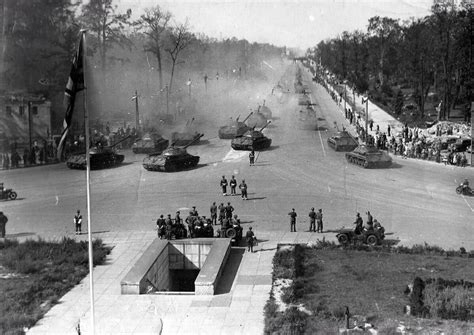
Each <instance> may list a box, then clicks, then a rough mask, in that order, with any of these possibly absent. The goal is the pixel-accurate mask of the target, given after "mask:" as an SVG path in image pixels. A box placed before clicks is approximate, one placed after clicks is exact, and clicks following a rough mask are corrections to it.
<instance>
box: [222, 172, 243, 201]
mask: <svg viewBox="0 0 474 335" xmlns="http://www.w3.org/2000/svg"><path fill="white" fill-rule="evenodd" d="M220 185H221V189H222V195H224V196H225V195H227V186H230V195H237V193H236V188H237V180H236V179H235V176H232V177H231V179H230V182H228V181H227V179H226V178H225V176H222V179H221V182H220ZM247 188H248V186H247V183H245V179H242V182H241V183H240V185H239V189H240V194H241V196H242V200H248V198H247Z"/></svg>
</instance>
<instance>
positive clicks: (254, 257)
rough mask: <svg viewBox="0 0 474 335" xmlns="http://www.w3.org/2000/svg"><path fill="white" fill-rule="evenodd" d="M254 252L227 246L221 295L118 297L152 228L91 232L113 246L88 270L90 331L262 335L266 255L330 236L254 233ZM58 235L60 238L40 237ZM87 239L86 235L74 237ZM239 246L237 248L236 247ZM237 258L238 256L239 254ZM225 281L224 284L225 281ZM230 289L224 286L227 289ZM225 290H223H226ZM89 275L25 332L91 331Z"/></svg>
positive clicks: (268, 278) (268, 268)
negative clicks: (229, 270)
mask: <svg viewBox="0 0 474 335" xmlns="http://www.w3.org/2000/svg"><path fill="white" fill-rule="evenodd" d="M257 236H258V238H259V241H260V242H259V244H258V246H256V247H255V249H254V250H255V253H248V252H247V251H246V249H245V252H243V251H242V249H243V248H237V249H233V252H234V250H235V251H237V254H236V255H235V256H234V257H232V254H231V258H230V261H229V262H234V264H230V265H231V266H232V265H233V266H235V267H238V270H237V273H236V275H235V276H233V275H230V276H225V275H224V279H223V281H224V283H223V286H226V287H228V288H227V289H226V288H225V287H224V288H220V289H219V288H218V291H219V290H220V291H221V292H222V293H221V294H217V295H214V296H195V295H121V294H120V281H121V279H122V278H123V277H124V276H125V275H126V274H127V272H128V271H129V270H130V269H131V267H132V266H133V264H134V263H135V262H136V261H137V259H138V258H139V257H140V256H141V254H142V253H143V252H144V251H145V249H146V248H147V247H148V245H149V244H150V243H151V242H152V241H153V240H154V239H155V237H156V232H155V231H146V232H116V233H101V234H94V238H101V239H102V240H103V241H104V242H105V243H106V244H108V245H111V246H113V250H112V253H111V254H110V255H109V256H108V257H107V263H106V265H102V266H97V267H96V268H94V273H93V276H94V301H95V333H96V334H100V335H108V334H114V335H118V334H226V335H227V334H245V335H247V334H262V333H263V330H264V306H265V303H266V301H267V300H268V298H269V297H270V290H271V287H272V259H273V256H274V254H275V252H276V248H277V244H278V243H307V242H311V241H316V240H317V239H322V238H323V237H325V238H326V239H327V240H328V239H329V240H332V239H333V238H335V237H334V234H331V233H327V234H326V233H325V234H315V233H309V232H298V233H289V232H265V231H259V232H257ZM43 237H44V238H47V239H59V238H61V236H43ZM79 238H80V239H87V236H86V235H83V236H81V237H79ZM239 250H240V251H239ZM240 255H242V256H241V259H239V258H240ZM225 281H227V282H225ZM229 288H230V290H229ZM226 291H227V292H226ZM89 296H90V294H89V276H87V277H86V278H84V280H83V281H82V282H81V283H80V284H79V285H77V286H76V287H74V288H73V289H72V290H71V291H69V292H68V293H67V294H66V295H64V296H63V297H62V298H61V299H60V300H59V303H58V304H57V305H55V306H54V307H53V308H51V310H50V311H49V312H48V313H47V314H46V315H45V316H44V318H43V319H41V320H40V321H39V322H38V323H37V324H36V326H34V327H33V328H31V329H30V330H29V331H28V332H27V334H34V335H46V334H48V335H49V334H61V335H67V334H71V335H73V334H74V335H77V334H78V333H77V331H76V327H77V325H78V324H80V329H81V334H91V328H90V298H89Z"/></svg>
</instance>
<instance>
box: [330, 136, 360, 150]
mask: <svg viewBox="0 0 474 335" xmlns="http://www.w3.org/2000/svg"><path fill="white" fill-rule="evenodd" d="M328 145H329V146H330V147H331V148H333V149H334V151H352V150H354V149H355V148H357V144H356V143H354V144H348V143H338V141H337V140H334V139H333V138H328Z"/></svg>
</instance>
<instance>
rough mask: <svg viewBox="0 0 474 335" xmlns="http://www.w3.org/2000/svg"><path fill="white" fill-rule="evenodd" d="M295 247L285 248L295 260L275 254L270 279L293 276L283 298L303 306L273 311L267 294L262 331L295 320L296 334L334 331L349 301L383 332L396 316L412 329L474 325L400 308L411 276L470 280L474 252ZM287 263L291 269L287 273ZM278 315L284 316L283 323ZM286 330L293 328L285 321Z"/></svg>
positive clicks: (353, 309)
mask: <svg viewBox="0 0 474 335" xmlns="http://www.w3.org/2000/svg"><path fill="white" fill-rule="evenodd" d="M295 249H299V250H294V251H292V252H288V250H287V251H284V252H283V254H286V256H287V257H289V258H294V259H295V260H294V261H293V262H291V261H290V262H289V261H288V260H284V259H285V257H284V256H283V257H282V255H280V256H276V257H275V260H274V278H273V279H274V283H275V280H277V279H278V278H282V277H283V278H285V277H286V278H288V277H290V278H291V277H292V278H291V279H293V285H292V286H291V287H289V288H288V289H284V290H283V295H282V300H283V302H284V303H286V304H290V306H292V305H293V306H304V308H305V309H306V311H307V312H301V308H300V309H299V310H295V309H293V310H291V308H290V310H291V311H290V310H288V309H287V312H286V315H284V314H285V313H282V312H277V311H275V309H276V307H275V306H271V305H272V303H274V302H272V299H270V301H269V303H267V308H266V310H267V313H266V333H269V334H273V333H279V331H278V329H280V333H285V332H284V331H283V332H281V329H286V328H285V325H284V323H285V322H287V323H288V322H290V323H293V326H294V325H295V324H299V326H298V327H299V328H297V329H296V331H295V332H294V333H295V334H300V333H307V334H333V333H338V330H339V328H343V327H344V326H345V322H344V312H345V306H347V307H349V311H350V314H351V315H352V316H354V315H360V316H361V317H362V318H364V319H366V320H368V321H370V322H371V323H373V324H374V325H375V326H376V327H377V328H378V330H379V332H380V333H382V334H387V333H388V334H391V333H393V334H395V330H396V328H397V326H398V325H399V324H400V322H403V323H404V324H405V325H409V326H410V327H413V328H415V329H416V327H421V328H422V329H425V330H426V329H431V328H430V327H433V326H434V327H435V329H442V330H445V331H446V333H451V334H452V333H456V334H464V333H465V331H466V332H467V330H468V329H470V330H471V331H474V323H467V322H460V321H449V322H447V321H442V322H438V321H439V320H438V321H434V320H429V319H420V318H415V317H412V316H407V315H405V314H404V313H403V308H404V306H406V305H407V304H408V303H409V301H408V297H407V295H405V293H404V291H405V289H406V287H407V285H408V284H411V283H413V280H414V278H415V277H417V276H418V277H420V278H422V279H427V278H437V277H441V278H444V279H464V280H467V281H471V282H472V281H474V258H468V257H467V255H464V256H465V257H460V256H459V255H456V256H449V257H447V256H445V255H437V254H432V253H430V254H405V253H394V252H387V251H386V250H385V251H375V250H373V251H359V250H348V249H343V248H336V247H328V248H309V247H305V246H300V247H298V248H295ZM277 254H278V253H277ZM282 259H283V260H282ZM298 264H300V265H298ZM291 266H292V267H293V269H294V271H293V273H292V274H291V275H289V271H288V269H289V268H291ZM298 266H299V269H298ZM278 268H280V269H278ZM282 269H283V270H282ZM297 273H299V275H298V274H297ZM473 293H474V292H473ZM287 306H288V305H287ZM473 306H474V303H473ZM288 314H291V315H288ZM278 318H280V319H283V320H286V321H284V322H283V323H282V322H281V320H278ZM353 319H357V317H354V318H353ZM453 327H454V328H453ZM288 330H289V331H288V332H291V330H295V329H294V327H293V329H291V327H289V328H288ZM453 330H454V332H453ZM467 333H469V332H467Z"/></svg>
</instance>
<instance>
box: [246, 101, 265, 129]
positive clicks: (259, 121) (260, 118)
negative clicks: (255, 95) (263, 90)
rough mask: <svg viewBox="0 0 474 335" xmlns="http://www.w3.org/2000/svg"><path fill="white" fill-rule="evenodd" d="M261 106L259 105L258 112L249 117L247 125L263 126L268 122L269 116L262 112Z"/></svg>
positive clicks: (251, 126)
mask: <svg viewBox="0 0 474 335" xmlns="http://www.w3.org/2000/svg"><path fill="white" fill-rule="evenodd" d="M260 109H261V106H258V109H257V112H256V113H253V114H252V115H251V117H250V118H249V119H248V122H247V125H248V126H249V128H254V127H263V126H264V125H265V124H266V123H267V118H266V117H265V116H264V115H263V114H262V113H260Z"/></svg>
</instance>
